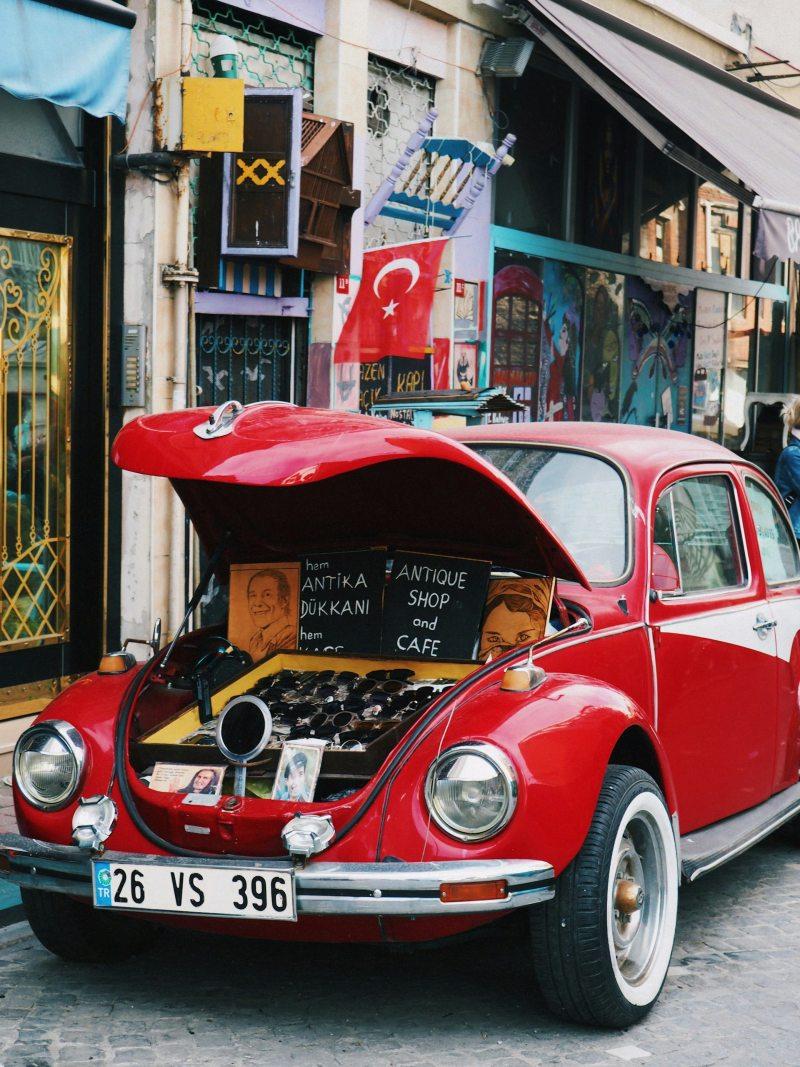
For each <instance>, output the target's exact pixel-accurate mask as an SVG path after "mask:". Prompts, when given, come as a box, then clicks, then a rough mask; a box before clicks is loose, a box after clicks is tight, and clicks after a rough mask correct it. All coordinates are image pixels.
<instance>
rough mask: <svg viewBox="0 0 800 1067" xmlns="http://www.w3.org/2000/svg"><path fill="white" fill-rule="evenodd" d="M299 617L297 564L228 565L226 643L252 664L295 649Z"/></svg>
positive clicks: (298, 573) (298, 574) (298, 568)
mask: <svg viewBox="0 0 800 1067" xmlns="http://www.w3.org/2000/svg"><path fill="white" fill-rule="evenodd" d="M299 614H300V564H299V563H247V564H240V563H234V564H233V565H232V566H231V582H230V608H229V611H228V640H229V641H230V642H231V644H232V645H236V647H237V648H242V649H245V651H247V652H249V653H250V655H251V656H252V657H253V659H254V660H255V661H256V662H257V661H258V660H262V659H266V657H267V656H271V655H272V653H273V652H277V651H279V649H282V648H291V649H294V648H297V641H298V629H299Z"/></svg>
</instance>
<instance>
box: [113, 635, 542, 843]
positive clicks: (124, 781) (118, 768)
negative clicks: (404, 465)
mask: <svg viewBox="0 0 800 1067" xmlns="http://www.w3.org/2000/svg"><path fill="white" fill-rule="evenodd" d="M548 643H549V642H548ZM523 652H524V650H522V651H521V650H520V649H519V648H513V649H511V650H510V651H508V652H506V653H505V655H503V656H498V657H497V659H495V660H492V662H491V663H486V664H484V666H483V667H480V668H479V669H478V670H477V671H474V672H473V673H471V674H469V675H467V677H466V678H462V680H461V681H460V682H458V683H457V684H456V685H454V686H453V688H452V689H448V690H447V692H446V693H444V694H443V695H442V696H441V697H440V698H439V700H437V701H435V702H434V704H433V705H432V706H431V707H430V708H429V709H428V711H427V712H426V713H425V715H423V717H422V718H421V719H420V720H419V722H418V723H417V724H416V725H415V726H414V727H413V729H411V730H410V731H409V732H408V734H407V735H406V737H405V739H404V740H403V742H402V743H401V744H400V745H399V747H398V748H397V749H396V750H395V752H394V754H393V756H392V759H391V760H390V762H389V763H388V764H387V766H386V767H385V768H384V770H383V773H382V774H381V775H380V777H379V778H378V779H377V781H376V782H375V783H374V785H373V786H372V789H371V790H370V791H369V794H368V795H367V797H366V798H365V799H364V802H363V804H362V805H361V807H360V808H359V809H358V811H356V812H355V813H354V814H353V815H352V817H351V818H350V819H349V820H348V821H347V822H346V823H345V824H344V826H343V827H342V828H341V830H339V831H338V832H337V833H336V836H335V837H334V842H339V841H341V840H342V838H344V837H345V836H346V835H347V834H349V833H350V831H351V830H353V829H354V828H355V827H356V826H357V825H358V824H359V823H360V822H361V820H362V819H363V818H364V816H365V815H366V813H367V812H368V811H369V809H370V808H371V807H372V805H373V804H374V803H375V801H376V800H377V798H378V796H379V795H380V793H381V791H382V790H383V788H384V786H385V785H386V784H387V782H389V781H390V779H391V778H392V777H393V776H394V774H395V772H396V771H397V770H398V769H399V767H400V764H401V762H402V760H403V759H404V758H405V756H406V755H407V753H408V752H409V751H410V750H411V749H412V748H413V747H414V745H415V743H416V742H417V740H418V739H419V738H420V737H421V735H422V734H423V733H424V732H425V730H426V729H427V728H428V726H430V724H431V723H432V722H433V720H434V719H435V718H436V717H437V716H438V715H440V714H441V712H443V711H445V710H446V709H447V708H448V707H449V706H450V704H451V703H452V702H453V701H454V700H457V699H458V697H459V696H461V694H462V693H464V692H465V691H466V690H467V689H469V688H470V687H471V686H473V685H474V684H475V682H479V681H481V679H483V678H485V677H487V676H488V675H490V674H492V673H493V672H494V671H496V670H497V668H498V667H503V666H505V665H506V664H510V663H513V662H514V661H515V660H518V659H520V657H521V655H522V654H523ZM160 658H161V657H159V658H158V659H156V660H151V661H150V663H147V664H145V666H144V667H143V668H142V669H141V671H139V673H138V674H137V676H136V678H134V680H133V682H132V683H131V686H130V688H129V689H128V691H127V693H126V694H125V698H124V700H123V703H122V707H121V708H120V713H119V718H118V719H117V732H116V737H115V739H114V771H113V772H112V778H111V782H112V783H113V781H114V778H115V777H116V778H117V780H118V783H119V791H120V794H121V796H122V801H123V803H124V804H125V810H126V811H127V813H128V815H129V816H130V817H131V820H132V821H133V824H134V825H135V826H136V828H137V830H139V832H140V833H141V834H142V836H143V837H145V838H146V839H147V840H148V841H150V843H151V844H153V845H156V847H158V848H160V849H163V850H164V851H165V852H171V853H172V854H173V855H175V856H187V857H191V858H194V859H209V858H219V857H218V854H217V853H210V852H198V851H196V850H194V849H189V848H183V847H182V846H180V845H175V844H173V843H172V842H170V841H167V840H165V838H163V837H161V836H160V835H159V834H157V833H156V832H155V831H154V830H151V829H150V827H149V826H148V825H147V823H146V822H145V821H144V819H143V818H142V816H141V815H140V813H139V810H138V808H137V807H136V798H135V797H134V795H133V791H132V790H131V787H130V784H129V782H128V775H127V766H128V762H127V753H126V751H125V741H126V738H127V733H128V723H129V722H130V718H131V714H132V712H133V707H134V704H135V702H136V697H137V696H138V694H139V691H140V689H141V685H140V683H141V682H142V681H146V679H147V676H148V675H149V674H150V673H151V672H152V670H153V668H154V667H155V666H156V665H157V663H158V662H159V660H160ZM109 792H110V790H109ZM237 855H238V853H237ZM241 858H242V859H253V860H265V859H274V860H281V861H284V860H285V859H286V856H242V857H241Z"/></svg>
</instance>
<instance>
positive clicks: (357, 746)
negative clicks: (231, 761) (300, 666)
mask: <svg viewBox="0 0 800 1067" xmlns="http://www.w3.org/2000/svg"><path fill="white" fill-rule="evenodd" d="M454 684H455V679H453V678H436V679H429V678H426V679H418V678H416V676H415V674H414V671H413V670H411V669H409V668H407V667H396V668H386V669H379V670H374V671H370V672H369V673H368V674H366V675H359V674H356V672H355V671H334V670H320V671H294V670H288V669H284V670H281V671H279V672H278V673H277V674H275V675H272V676H271V677H268V678H262V679H261V680H260V681H259V682H258V683H257V684H256V685H255V686H253V688H252V689H250V690H249V691H248V692H249V693H251V694H252V695H253V696H257V697H260V698H261V700H263V701H264V702H265V703H266V704H267V706H268V707H269V710H270V713H271V715H272V736H271V738H270V743H277V744H280V743H282V742H284V741H299V740H301V739H302V738H317V739H319V740H322V741H326V742H327V743H328V745H329V746H330V747H332V748H340V749H342V750H344V751H360V750H362V749H364V748H366V746H367V745H369V744H370V742H372V741H374V740H375V739H376V738H378V737H380V736H381V735H382V734H384V733H386V732H387V731H388V730H391V729H393V728H394V727H395V726H397V725H398V724H399V723H402V722H403V720H404V719H407V718H410V717H411V716H413V715H416V714H417V713H419V712H420V711H422V710H423V708H425V707H426V706H427V705H428V704H430V703H431V701H433V700H434V699H435V698H436V697H438V696H439V695H440V694H441V693H444V692H446V690H448V689H449V688H450V687H451V686H452V685H454ZM214 728H215V723H214V722H211V723H208V724H206V725H205V726H202V727H200V729H199V730H196V731H195V732H194V733H192V734H190V735H189V736H188V737H186V738H184V742H185V743H187V744H197V745H213V744H214Z"/></svg>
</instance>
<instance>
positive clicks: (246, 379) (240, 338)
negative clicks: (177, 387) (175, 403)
mask: <svg viewBox="0 0 800 1067" xmlns="http://www.w3.org/2000/svg"><path fill="white" fill-rule="evenodd" d="M307 336H308V325H307V322H306V320H305V319H290V318H277V317H275V316H271V315H198V316H197V393H198V396H197V403H198V405H199V406H203V405H212V406H214V407H216V406H217V405H218V404H221V403H222V402H223V401H225V400H238V401H240V402H241V403H242V404H253V403H256V402H257V401H260V400H297V401H299V402H300V403H303V402H304V401H305V365H306V346H307Z"/></svg>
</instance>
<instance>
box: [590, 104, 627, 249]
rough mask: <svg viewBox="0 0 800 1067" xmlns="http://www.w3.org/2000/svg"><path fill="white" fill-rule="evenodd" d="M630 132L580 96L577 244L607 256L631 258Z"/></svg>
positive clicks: (604, 106)
mask: <svg viewBox="0 0 800 1067" xmlns="http://www.w3.org/2000/svg"><path fill="white" fill-rule="evenodd" d="M630 150H631V138H630V127H628V125H627V124H626V123H625V121H624V120H623V119H622V118H621V117H620V115H619V114H618V113H617V112H616V111H614V109H613V108H611V107H610V106H609V105H608V104H607V103H606V102H605V101H604V100H603V99H602V98H601V97H599V96H597V94H596V93H588V92H582V93H581V98H580V125H579V133H578V158H577V167H578V182H577V184H578V195H577V205H576V239H577V240H578V242H579V243H580V244H585V245H591V247H592V248H602V249H604V250H605V251H607V252H621V253H623V254H626V255H629V254H630V252H631V241H630V226H629V225H627V224H626V223H627V216H628V214H629V212H628V211H627V200H626V197H627V178H628V175H629V174H630V168H629V167H627V166H626V165H625V161H626V155H627V154H628V152H629V151H630Z"/></svg>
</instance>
